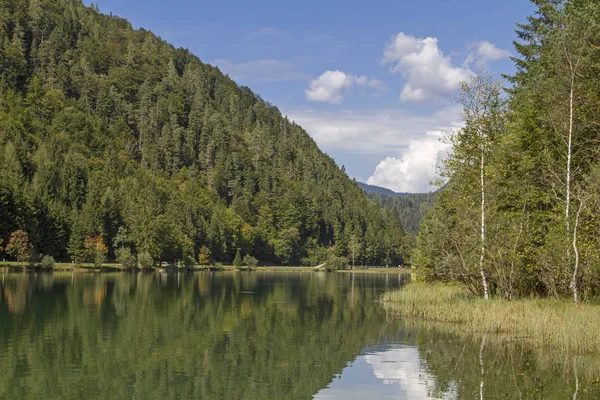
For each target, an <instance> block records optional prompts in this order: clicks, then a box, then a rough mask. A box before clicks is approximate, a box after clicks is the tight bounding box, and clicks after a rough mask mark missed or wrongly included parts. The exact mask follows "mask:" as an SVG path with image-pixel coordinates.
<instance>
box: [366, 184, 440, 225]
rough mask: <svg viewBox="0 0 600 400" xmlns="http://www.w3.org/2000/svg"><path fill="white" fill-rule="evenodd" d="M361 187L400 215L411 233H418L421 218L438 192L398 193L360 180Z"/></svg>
mask: <svg viewBox="0 0 600 400" xmlns="http://www.w3.org/2000/svg"><path fill="white" fill-rule="evenodd" d="M358 185H359V186H360V188H361V189H362V190H363V191H364V192H365V193H366V194H367V197H369V198H370V199H372V200H375V201H376V202H377V203H379V204H380V205H381V206H382V207H384V208H387V209H389V210H392V211H393V212H395V213H396V214H397V215H398V218H399V219H400V222H401V224H402V227H403V228H404V230H406V231H407V232H409V233H412V234H415V235H416V234H417V233H418V232H419V227H420V225H421V220H422V219H423V216H424V215H425V212H426V211H427V209H428V208H429V207H430V206H431V205H432V204H433V200H434V199H435V196H436V194H437V192H430V193H398V192H394V191H393V190H390V189H386V188H382V187H379V186H375V185H369V184H366V183H362V182H359V183H358Z"/></svg>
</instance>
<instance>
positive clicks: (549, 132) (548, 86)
mask: <svg viewBox="0 0 600 400" xmlns="http://www.w3.org/2000/svg"><path fill="white" fill-rule="evenodd" d="M535 3H536V6H537V8H538V9H537V10H536V13H535V14H534V15H533V16H532V17H530V18H529V20H528V23H527V24H523V25H519V27H518V31H517V34H518V36H519V42H517V43H516V49H517V52H518V53H519V57H518V58H517V59H516V60H515V61H516V66H517V73H516V75H515V76H512V77H508V78H509V80H510V82H511V83H512V84H513V87H512V88H511V89H510V90H509V91H508V94H509V97H508V98H507V99H506V100H507V102H506V104H503V102H502V97H501V96H498V101H492V102H488V103H487V104H488V105H489V108H487V109H485V108H481V107H480V108H477V106H481V105H483V104H485V102H483V101H475V102H471V103H468V102H465V100H468V99H465V98H463V104H466V105H467V108H466V109H471V110H475V109H478V110H479V111H482V110H483V111H486V113H479V117H481V116H483V117H481V118H479V117H477V118H475V117H474V115H475V114H470V115H467V117H468V118H466V126H465V127H464V128H463V129H461V130H460V131H458V132H457V133H455V134H454V135H453V136H452V143H453V145H454V151H453V153H452V154H453V155H452V157H451V158H450V160H449V162H448V163H446V168H445V173H446V176H447V178H448V179H449V183H448V184H447V186H446V187H445V188H444V190H443V191H441V192H440V193H439V194H438V196H437V197H436V199H435V202H434V204H433V206H432V207H431V209H430V211H429V212H428V213H427V215H426V216H425V218H424V220H423V222H422V224H421V229H420V232H419V236H418V238H417V246H416V249H415V251H414V253H413V256H412V262H413V264H414V265H415V266H417V267H418V268H419V270H420V276H422V277H424V278H425V279H427V280H442V281H450V280H460V281H462V282H464V283H465V284H466V285H467V286H468V287H469V289H470V290H472V291H473V292H476V293H481V292H482V285H481V283H480V277H479V272H480V271H479V262H480V257H481V253H482V252H481V247H482V240H481V236H480V232H481V226H480V224H481V204H482V200H481V192H480V190H481V188H480V186H481V182H480V176H479V173H480V169H479V167H480V166H481V161H480V160H481V157H480V156H481V154H482V153H483V154H484V155H485V160H486V163H485V167H484V172H485V173H484V176H483V178H484V181H485V184H484V187H485V192H486V193H485V194H486V196H485V198H486V201H485V207H484V209H485V227H486V237H485V240H484V241H483V244H484V246H485V251H484V255H485V259H484V263H483V270H484V271H485V273H486V274H487V275H488V278H489V279H488V280H489V283H490V288H491V291H492V294H495V295H497V296H500V297H503V298H507V299H514V298H518V297H529V296H531V295H543V296H553V297H566V296H570V297H572V298H574V299H575V301H578V298H582V299H584V300H592V299H594V298H596V297H597V296H598V295H600V267H599V265H600V262H599V260H600V250H599V249H600V240H599V238H600V235H599V234H600V217H599V216H598V213H597V210H598V206H599V205H600V200H599V199H600V185H599V184H598V183H599V180H598V176H600V163H599V162H598V160H600V158H599V157H598V146H597V143H598V142H597V141H598V135H599V133H600V130H599V129H598V126H599V125H598V115H600V98H599V97H598V93H599V90H600V79H598V77H599V76H600V51H599V49H600V47H598V43H600V25H599V23H598V21H600V3H598V2H597V1H591V0H582V1H564V2H563V1H560V2H559V1H536V2H535ZM492 97H494V96H492ZM473 98H474V97H473V96H471V99H473ZM489 99H490V98H489V97H488V100H489ZM492 100H495V99H493V98H492Z"/></svg>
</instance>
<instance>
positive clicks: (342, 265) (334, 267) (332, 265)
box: [325, 255, 349, 271]
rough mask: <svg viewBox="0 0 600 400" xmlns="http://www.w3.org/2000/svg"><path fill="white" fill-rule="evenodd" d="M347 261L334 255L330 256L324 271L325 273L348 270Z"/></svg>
mask: <svg viewBox="0 0 600 400" xmlns="http://www.w3.org/2000/svg"><path fill="white" fill-rule="evenodd" d="M348 265H349V262H348V259H347V258H346V257H338V256H335V255H331V256H330V257H329V258H328V259H327V264H325V269H326V270H327V271H338V270H343V269H348Z"/></svg>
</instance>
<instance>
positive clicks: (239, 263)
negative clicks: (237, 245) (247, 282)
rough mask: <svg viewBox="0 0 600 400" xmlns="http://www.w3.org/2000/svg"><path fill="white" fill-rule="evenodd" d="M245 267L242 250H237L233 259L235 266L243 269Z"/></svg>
mask: <svg viewBox="0 0 600 400" xmlns="http://www.w3.org/2000/svg"><path fill="white" fill-rule="evenodd" d="M243 265H244V261H243V260H242V256H241V254H240V249H237V252H236V253H235V258H234V259H233V266H234V267H236V268H239V267H242V266H243Z"/></svg>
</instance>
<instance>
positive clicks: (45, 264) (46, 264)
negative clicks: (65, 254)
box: [40, 255, 56, 270]
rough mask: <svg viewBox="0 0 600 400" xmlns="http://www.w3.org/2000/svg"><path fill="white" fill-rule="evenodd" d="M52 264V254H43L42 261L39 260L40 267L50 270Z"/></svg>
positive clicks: (54, 262) (53, 262)
mask: <svg viewBox="0 0 600 400" xmlns="http://www.w3.org/2000/svg"><path fill="white" fill-rule="evenodd" d="M54 264H56V261H54V257H52V256H47V255H46V256H44V257H42V261H40V267H42V268H43V269H45V270H51V269H53V268H54Z"/></svg>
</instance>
